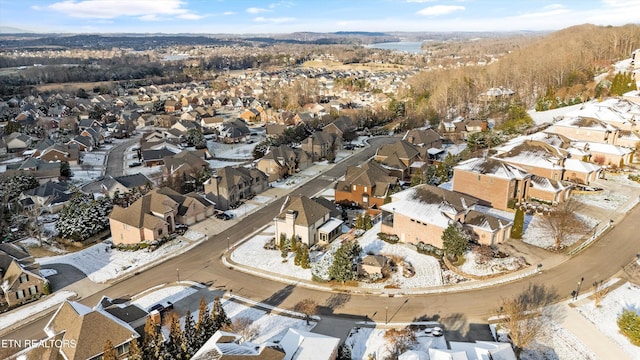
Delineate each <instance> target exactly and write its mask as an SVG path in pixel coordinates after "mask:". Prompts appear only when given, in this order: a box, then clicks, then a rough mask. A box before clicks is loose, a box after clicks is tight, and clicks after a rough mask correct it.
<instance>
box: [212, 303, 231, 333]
mask: <svg viewBox="0 0 640 360" xmlns="http://www.w3.org/2000/svg"><path fill="white" fill-rule="evenodd" d="M211 320H212V322H213V329H214V331H213V332H214V333H215V332H216V331H218V330H220V329H225V328H227V327H229V326H230V325H231V320H230V319H229V317H228V316H227V313H226V312H225V311H224V308H223V307H222V303H221V302H220V297H216V298H215V300H214V301H213V309H211ZM212 335H213V334H212Z"/></svg>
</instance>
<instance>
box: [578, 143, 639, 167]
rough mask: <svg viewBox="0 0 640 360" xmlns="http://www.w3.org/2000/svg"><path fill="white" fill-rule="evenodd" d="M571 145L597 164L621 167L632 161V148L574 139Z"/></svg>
mask: <svg viewBox="0 0 640 360" xmlns="http://www.w3.org/2000/svg"><path fill="white" fill-rule="evenodd" d="M571 145H572V147H574V148H577V149H581V150H582V151H585V152H587V153H588V154H589V160H591V161H592V162H594V163H596V164H598V165H608V166H616V167H623V166H625V165H628V164H631V163H632V162H633V153H634V151H633V150H632V149H629V148H626V147H622V146H616V145H611V144H602V143H595V142H584V141H574V142H572V144H571Z"/></svg>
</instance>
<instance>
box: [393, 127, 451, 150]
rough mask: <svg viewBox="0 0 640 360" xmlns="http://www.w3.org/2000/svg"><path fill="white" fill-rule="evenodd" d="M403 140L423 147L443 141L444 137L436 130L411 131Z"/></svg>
mask: <svg viewBox="0 0 640 360" xmlns="http://www.w3.org/2000/svg"><path fill="white" fill-rule="evenodd" d="M402 140H404V141H406V142H408V143H411V144H413V145H422V146H425V145H426V144H431V143H433V142H434V141H441V140H442V137H441V136H440V134H438V133H437V132H436V131H435V130H433V129H431V128H428V129H411V130H408V131H407V132H406V133H405V134H404V136H403V137H402Z"/></svg>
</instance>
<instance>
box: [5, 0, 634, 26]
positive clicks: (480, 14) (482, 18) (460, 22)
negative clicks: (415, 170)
mask: <svg viewBox="0 0 640 360" xmlns="http://www.w3.org/2000/svg"><path fill="white" fill-rule="evenodd" d="M584 23H591V24H595V25H614V26H615V25H624V24H628V23H640V0H571V1H558V0H555V1H554V0H551V1H547V0H322V1H318V0H285V1H259V0H0V26H1V27H15V28H19V29H22V30H26V31H30V32H60V33H210V34H221V33H228V34H265V33H268V34H273V33H290V32H298V31H311V32H334V31H380V32H385V31H386V32H389V31H411V32H416V31H518V30H534V31H540V30H542V31H547V30H559V29H563V28H566V27H569V26H572V25H578V24H584Z"/></svg>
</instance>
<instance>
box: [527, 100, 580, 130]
mask: <svg viewBox="0 0 640 360" xmlns="http://www.w3.org/2000/svg"><path fill="white" fill-rule="evenodd" d="M582 106H583V104H577V105H571V106H565V107H561V108H558V109H551V110H547V111H535V110H528V111H527V113H528V114H529V116H531V119H533V122H534V123H535V124H536V125H541V124H544V123H549V124H552V123H554V122H555V120H556V119H560V118H562V117H563V116H564V115H566V114H567V113H570V112H572V111H574V110H579V109H580V108H581V107H582Z"/></svg>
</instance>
